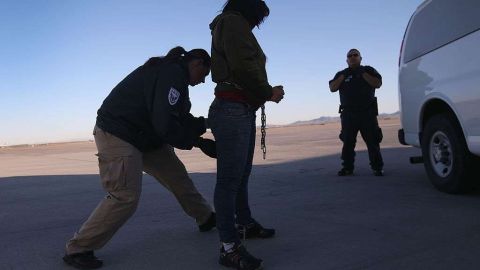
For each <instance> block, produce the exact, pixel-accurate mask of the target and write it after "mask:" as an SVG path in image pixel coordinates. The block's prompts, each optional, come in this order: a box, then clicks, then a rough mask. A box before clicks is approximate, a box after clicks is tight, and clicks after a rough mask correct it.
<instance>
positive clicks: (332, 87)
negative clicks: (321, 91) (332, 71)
mask: <svg viewBox="0 0 480 270" xmlns="http://www.w3.org/2000/svg"><path fill="white" fill-rule="evenodd" d="M342 81H343V78H342V77H340V78H337V79H336V80H335V81H333V82H331V83H330V84H329V87H330V92H332V93H333V92H337V91H338V89H339V88H340V85H341V84H342Z"/></svg>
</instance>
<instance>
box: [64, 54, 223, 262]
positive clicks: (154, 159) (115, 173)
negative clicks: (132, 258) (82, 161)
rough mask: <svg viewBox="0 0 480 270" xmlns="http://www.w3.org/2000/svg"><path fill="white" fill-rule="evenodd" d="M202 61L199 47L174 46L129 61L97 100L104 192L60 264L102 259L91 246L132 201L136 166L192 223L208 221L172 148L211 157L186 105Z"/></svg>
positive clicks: (201, 124) (211, 221)
mask: <svg viewBox="0 0 480 270" xmlns="http://www.w3.org/2000/svg"><path fill="white" fill-rule="evenodd" d="M210 65H211V59H210V56H209V55H208V53H207V52H206V51H205V50H203V49H193V50H191V51H188V52H187V51H186V50H185V49H184V48H182V47H175V48H173V49H172V50H170V51H169V52H168V54H167V55H166V56H164V57H152V58H150V59H149V60H148V61H147V62H146V63H145V64H143V65H142V66H140V67H138V68H137V69H135V70H134V71H133V72H132V73H130V74H129V75H128V76H127V77H126V78H125V79H123V80H122V81H121V82H120V83H119V84H118V85H117V86H116V87H115V88H114V89H113V90H112V92H110V94H109V95H108V97H107V98H106V99H105V100H104V102H103V104H102V106H101V107H100V109H99V110H98V113H97V121H96V126H95V129H94V137H95V144H96V145H97V149H98V154H97V155H98V161H99V170H100V178H101V183H102V186H103V188H104V189H105V191H106V192H107V194H106V196H105V197H104V198H103V199H102V200H101V201H100V203H99V204H98V206H97V207H96V208H95V210H94V211H93V212H92V214H91V215H90V217H89V218H88V219H87V221H85V223H84V224H83V225H82V227H81V228H80V229H79V230H78V231H77V232H75V234H74V236H73V238H72V239H70V240H69V241H68V242H67V244H66V254H65V256H64V257H63V260H64V261H65V262H66V263H67V264H69V265H72V266H74V267H76V268H79V269H96V268H99V267H101V266H102V265H103V262H102V260H100V259H98V258H97V257H96V256H95V254H94V251H96V250H98V249H100V248H102V247H103V246H105V244H107V242H108V241H110V239H111V238H112V237H113V236H114V234H115V233H116V232H117V231H118V230H119V229H120V228H121V227H122V226H123V224H124V223H125V222H126V221H127V220H128V219H129V218H130V217H131V216H132V215H133V213H134V212H135V210H136V209H137V206H138V203H139V200H140V194H141V191H142V175H143V173H142V172H143V171H145V172H146V173H148V174H150V175H152V176H153V177H154V178H155V179H157V180H158V182H159V183H161V184H162V185H164V186H165V187H166V188H167V189H168V190H169V191H171V192H172V193H173V194H174V195H175V197H176V198H177V200H178V202H179V203H180V204H181V205H182V208H183V209H184V211H185V212H186V213H187V214H188V215H190V216H191V217H193V218H195V220H196V221H197V224H198V226H199V230H200V231H208V230H211V229H212V228H213V227H215V224H216V221H215V213H213V212H212V208H211V207H210V205H209V204H208V203H207V201H206V200H205V199H204V198H203V196H202V195H201V194H200V193H199V192H198V191H197V189H196V187H195V185H194V184H193V182H192V180H191V179H190V177H189V176H188V172H187V170H186V168H185V166H184V165H183V163H182V162H181V161H180V160H179V159H178V157H177V155H176V154H175V152H174V150H173V147H175V148H179V149H186V150H190V149H192V147H198V148H200V150H202V151H203V152H204V153H205V154H207V155H209V156H210V157H213V158H214V157H216V147H215V142H214V141H212V140H209V139H204V138H202V137H200V136H201V135H202V134H203V133H205V131H206V128H207V126H206V122H207V121H206V120H205V118H203V117H194V116H193V115H192V114H191V113H190V108H191V103H190V98H189V91H188V86H189V85H190V86H195V85H197V84H199V83H203V82H204V81H205V77H206V76H207V75H208V74H209V72H210Z"/></svg>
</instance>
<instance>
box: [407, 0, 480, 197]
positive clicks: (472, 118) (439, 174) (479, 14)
mask: <svg viewBox="0 0 480 270" xmlns="http://www.w3.org/2000/svg"><path fill="white" fill-rule="evenodd" d="M398 90H399V97H400V111H401V124H402V129H401V130H399V133H398V138H399V141H400V143H402V144H405V145H413V146H417V147H421V148H422V160H423V163H424V165H425V169H426V171H427V174H428V177H429V178H430V180H431V182H432V183H433V185H434V186H435V187H436V188H438V189H439V190H442V191H445V192H448V193H460V192H465V191H467V190H468V189H469V188H470V187H471V184H472V182H473V181H472V180H474V179H475V178H478V179H477V180H480V177H479V176H478V175H479V174H478V171H480V161H479V160H480V159H479V156H480V0H427V1H425V2H423V3H422V4H421V5H420V6H419V7H418V8H417V10H416V11H415V12H414V14H413V15H412V18H411V19H410V22H409V24H408V26H407V29H406V31H405V35H404V38H403V41H402V47H401V50H400V59H399V82H398ZM475 174H476V175H475Z"/></svg>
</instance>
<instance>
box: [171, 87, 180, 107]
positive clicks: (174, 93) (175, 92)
mask: <svg viewBox="0 0 480 270" xmlns="http://www.w3.org/2000/svg"><path fill="white" fill-rule="evenodd" d="M179 98H180V92H178V90H177V89H175V88H173V87H172V88H170V92H168V103H170V105H175V104H177V101H178V99H179Z"/></svg>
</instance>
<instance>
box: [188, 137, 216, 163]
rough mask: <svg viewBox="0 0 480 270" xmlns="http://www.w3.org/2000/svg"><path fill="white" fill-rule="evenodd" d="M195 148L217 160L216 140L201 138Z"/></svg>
mask: <svg viewBox="0 0 480 270" xmlns="http://www.w3.org/2000/svg"><path fill="white" fill-rule="evenodd" d="M194 146H195V147H198V148H200V150H202V152H203V153H204V154H205V155H207V156H209V157H211V158H217V145H216V143H215V141H214V140H210V139H204V138H202V137H200V138H198V141H197V142H196V143H195V145H194Z"/></svg>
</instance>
